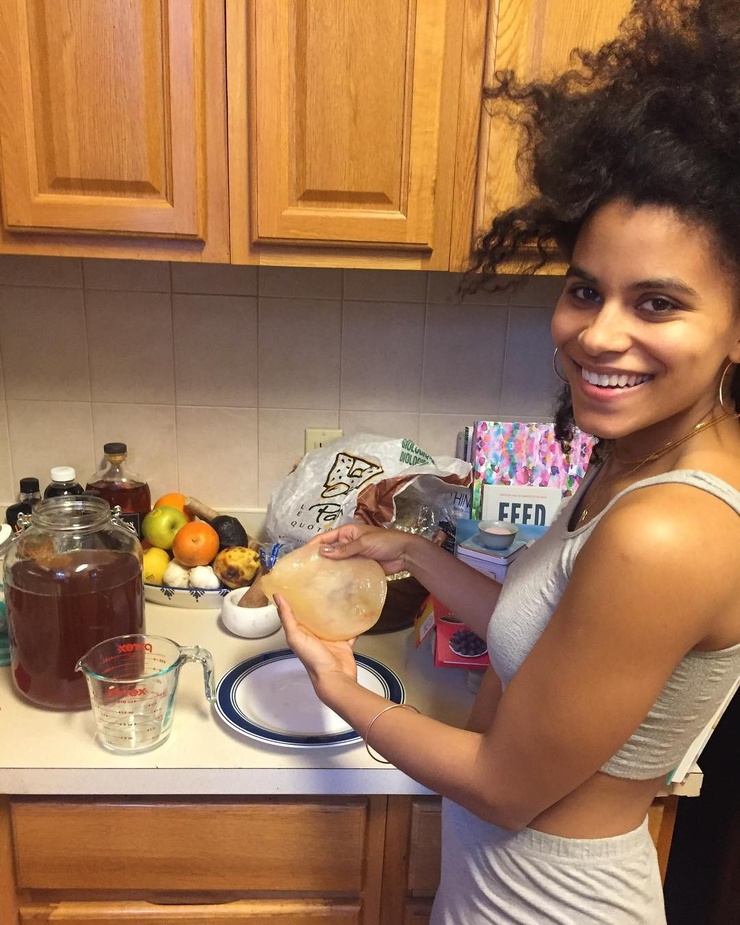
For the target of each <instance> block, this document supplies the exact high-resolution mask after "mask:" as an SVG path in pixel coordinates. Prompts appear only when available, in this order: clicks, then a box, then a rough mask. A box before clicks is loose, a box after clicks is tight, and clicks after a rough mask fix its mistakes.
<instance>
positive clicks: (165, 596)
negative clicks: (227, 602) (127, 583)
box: [144, 582, 245, 610]
mask: <svg viewBox="0 0 740 925" xmlns="http://www.w3.org/2000/svg"><path fill="white" fill-rule="evenodd" d="M240 590H242V591H244V590H245V589H244V588H242V589H240ZM228 593H229V589H228V588H217V589H216V590H215V591H206V590H205V589H203V588H170V587H169V586H168V585H150V584H147V583H146V582H145V583H144V599H145V600H147V601H149V602H150V603H152V604H164V606H165V607H182V608H183V609H185V610H220V609H221V604H222V602H223V599H224V598H225V597H226V595H227V594H228Z"/></svg>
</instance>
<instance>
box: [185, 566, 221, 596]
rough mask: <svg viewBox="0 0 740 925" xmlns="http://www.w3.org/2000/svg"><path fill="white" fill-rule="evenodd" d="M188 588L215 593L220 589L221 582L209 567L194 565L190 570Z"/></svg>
mask: <svg viewBox="0 0 740 925" xmlns="http://www.w3.org/2000/svg"><path fill="white" fill-rule="evenodd" d="M190 587H191V588H204V589H205V590H206V591H215V590H216V589H217V588H220V587H221V582H220V581H219V578H218V575H217V574H216V573H215V572H214V571H213V569H212V568H211V566H210V565H196V566H195V568H191V569H190Z"/></svg>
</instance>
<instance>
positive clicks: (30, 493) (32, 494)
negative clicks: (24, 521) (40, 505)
mask: <svg viewBox="0 0 740 925" xmlns="http://www.w3.org/2000/svg"><path fill="white" fill-rule="evenodd" d="M40 500H41V489H40V486H39V480H38V479H34V478H30V477H27V478H24V479H21V484H20V491H19V492H18V500H17V501H16V503H15V504H11V505H9V507H8V509H7V511H6V512H5V522H6V523H7V524H10V526H11V527H12V528H13V529H14V530H15V529H16V525H17V523H18V515H19V514H30V513H31V509H32V508H33V506H34V504H36V502H37V501H40Z"/></svg>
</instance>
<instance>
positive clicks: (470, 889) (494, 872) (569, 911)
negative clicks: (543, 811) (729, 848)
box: [430, 800, 666, 925]
mask: <svg viewBox="0 0 740 925" xmlns="http://www.w3.org/2000/svg"><path fill="white" fill-rule="evenodd" d="M665 922H666V918H665V908H664V904H663V887H662V884H661V879H660V871H659V869H658V857H657V854H656V851H655V846H654V845H653V842H652V840H651V838H650V834H649V832H648V826H647V819H645V821H644V822H643V824H642V825H641V826H640V827H639V828H637V829H635V830H634V831H633V832H627V834H625V835H617V836H615V837H612V838H560V837H558V836H555V835H546V834H545V833H543V832H537V831H535V830H534V829H523V830H522V831H521V832H509V831H507V830H506V829H501V828H499V827H498V826H495V825H491V824H490V823H487V822H483V821H482V820H481V819H479V818H478V817H477V816H474V815H473V814H472V813H469V812H468V811H467V810H465V809H463V808H462V807H460V806H457V805H456V804H454V803H451V802H450V801H449V800H443V801H442V878H441V881H440V885H439V889H438V891H437V895H436V897H435V900H434V908H433V910H432V918H431V922H430V925H600V923H603V925H665Z"/></svg>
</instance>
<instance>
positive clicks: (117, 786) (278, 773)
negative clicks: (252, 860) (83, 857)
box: [0, 768, 432, 797]
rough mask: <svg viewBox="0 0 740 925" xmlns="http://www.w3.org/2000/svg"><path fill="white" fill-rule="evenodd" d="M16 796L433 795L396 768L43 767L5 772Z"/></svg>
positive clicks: (2, 779) (3, 782)
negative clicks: (348, 769)
mask: <svg viewBox="0 0 740 925" xmlns="http://www.w3.org/2000/svg"><path fill="white" fill-rule="evenodd" d="M0 793H4V794H10V795H13V796H127V797H131V796H206V795H207V796H224V795H229V796H243V797H252V796H337V795H340V796H363V795H369V794H380V795H391V794H412V795H432V791H430V790H427V789H426V788H425V787H422V786H421V784H417V783H416V781H413V780H411V778H410V777H407V776H406V775H405V774H403V773H402V772H401V771H399V770H397V769H396V768H389V769H378V770H376V769H374V768H371V769H356V770H354V769H353V770H352V771H347V770H346V769H321V770H315V769H314V770H310V771H307V769H305V768H304V769H294V768H285V769H275V768H261V769H254V768H243V769H242V768H234V769H228V770H224V769H215V768H192V769H191V768H179V769H177V771H173V770H172V769H171V768H169V769H164V773H163V769H159V768H105V770H104V771H101V769H98V768H55V769H54V770H53V771H49V770H46V769H39V768H16V769H12V770H4V771H3V773H2V775H1V776H0Z"/></svg>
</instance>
